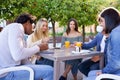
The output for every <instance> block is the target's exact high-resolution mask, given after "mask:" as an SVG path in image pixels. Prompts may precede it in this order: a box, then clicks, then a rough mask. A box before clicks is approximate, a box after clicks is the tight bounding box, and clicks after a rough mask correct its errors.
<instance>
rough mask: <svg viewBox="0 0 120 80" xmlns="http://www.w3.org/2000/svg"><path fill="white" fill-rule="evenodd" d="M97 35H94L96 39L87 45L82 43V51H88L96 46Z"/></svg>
mask: <svg viewBox="0 0 120 80" xmlns="http://www.w3.org/2000/svg"><path fill="white" fill-rule="evenodd" d="M99 38H100V37H99V34H97V35H96V37H95V38H94V39H93V40H92V41H91V42H89V43H83V46H82V48H83V49H90V48H93V47H95V46H96V45H97V39H99Z"/></svg>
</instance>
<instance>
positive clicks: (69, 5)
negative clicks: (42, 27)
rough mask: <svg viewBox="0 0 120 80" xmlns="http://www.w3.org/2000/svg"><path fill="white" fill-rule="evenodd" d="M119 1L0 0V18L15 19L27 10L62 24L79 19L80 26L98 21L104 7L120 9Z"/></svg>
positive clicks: (39, 16)
mask: <svg viewBox="0 0 120 80" xmlns="http://www.w3.org/2000/svg"><path fill="white" fill-rule="evenodd" d="M119 3H120V1H119V0H111V1H109V0H0V14H1V15H0V18H5V19H10V20H13V19H14V18H15V17H16V16H18V15H19V14H21V13H26V12H27V13H30V14H32V15H35V16H37V17H38V19H39V18H41V17H45V18H47V19H49V21H58V22H59V23H60V24H61V25H66V24H67V21H68V20H69V19H70V18H75V19H77V21H78V23H79V26H81V25H91V24H94V23H97V22H96V18H97V14H98V13H99V11H100V10H101V9H102V8H103V7H106V6H115V7H117V8H118V9H120V6H119Z"/></svg>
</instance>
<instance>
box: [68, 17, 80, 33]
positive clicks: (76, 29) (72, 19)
mask: <svg viewBox="0 0 120 80" xmlns="http://www.w3.org/2000/svg"><path fill="white" fill-rule="evenodd" d="M71 21H74V22H75V31H77V32H79V31H78V22H77V21H76V19H74V18H71V19H70V20H69V21H68V24H67V29H66V33H67V35H68V34H69V33H70V22H71Z"/></svg>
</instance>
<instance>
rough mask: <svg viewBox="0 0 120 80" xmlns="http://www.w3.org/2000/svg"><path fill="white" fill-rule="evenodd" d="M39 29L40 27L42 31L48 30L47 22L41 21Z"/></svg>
mask: <svg viewBox="0 0 120 80" xmlns="http://www.w3.org/2000/svg"><path fill="white" fill-rule="evenodd" d="M41 29H42V31H43V32H45V31H47V30H48V23H47V22H45V21H43V22H42V27H41Z"/></svg>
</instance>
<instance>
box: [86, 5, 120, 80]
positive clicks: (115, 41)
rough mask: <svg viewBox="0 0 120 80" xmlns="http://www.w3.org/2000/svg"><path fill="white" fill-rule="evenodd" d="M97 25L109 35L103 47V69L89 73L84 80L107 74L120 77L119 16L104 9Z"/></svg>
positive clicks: (91, 79)
mask: <svg viewBox="0 0 120 80" xmlns="http://www.w3.org/2000/svg"><path fill="white" fill-rule="evenodd" d="M99 19H100V20H99V25H101V26H102V27H103V28H104V30H105V33H108V34H109V37H108V39H107V41H106V47H105V55H104V56H105V67H104V68H103V69H102V70H97V71H96V70H95V71H91V72H90V73H89V75H88V78H87V79H86V80H95V78H96V76H97V75H100V74H104V73H108V74H116V75H120V14H119V11H118V10H117V9H115V8H113V7H109V8H106V9H104V10H103V11H102V12H101V13H100V15H99Z"/></svg>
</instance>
